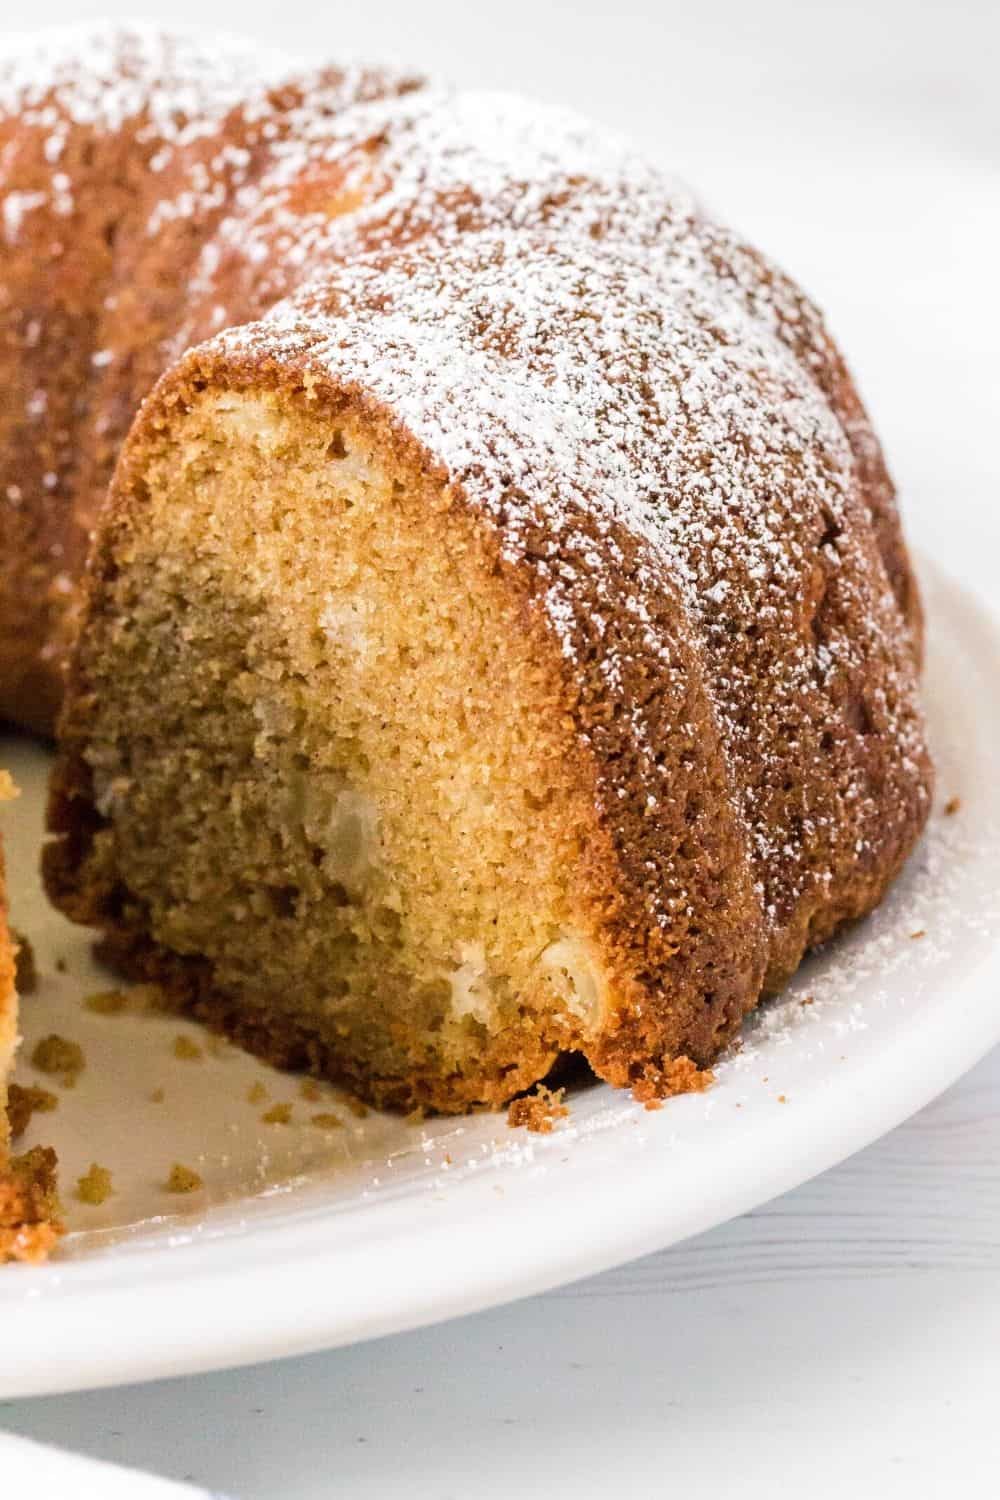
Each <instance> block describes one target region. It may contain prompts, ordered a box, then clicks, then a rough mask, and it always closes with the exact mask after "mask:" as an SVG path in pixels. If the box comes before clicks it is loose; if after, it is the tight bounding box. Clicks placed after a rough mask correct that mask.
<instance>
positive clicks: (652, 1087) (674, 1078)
mask: <svg viewBox="0 0 1000 1500" xmlns="http://www.w3.org/2000/svg"><path fill="white" fill-rule="evenodd" d="M714 1082H715V1074H714V1073H713V1072H712V1070H711V1068H699V1067H698V1064H697V1063H695V1062H693V1061H692V1060H691V1058H690V1057H686V1056H683V1055H682V1056H681V1057H672V1058H671V1059H670V1061H669V1062H668V1063H667V1065H666V1067H665V1068H663V1069H662V1070H660V1069H657V1070H656V1071H655V1073H652V1074H650V1075H648V1076H647V1077H645V1078H640V1079H638V1081H637V1082H636V1083H634V1084H633V1085H632V1098H633V1099H634V1100H635V1101H636V1103H637V1104H648V1103H649V1101H650V1100H651V1099H656V1100H663V1099H669V1098H672V1097H673V1096H674V1095H675V1094H703V1093H704V1092H705V1090H706V1089H710V1088H711V1087H712V1085H713V1083H714ZM763 1082H764V1083H766V1082H767V1079H766V1078H765V1079H764V1080H763Z"/></svg>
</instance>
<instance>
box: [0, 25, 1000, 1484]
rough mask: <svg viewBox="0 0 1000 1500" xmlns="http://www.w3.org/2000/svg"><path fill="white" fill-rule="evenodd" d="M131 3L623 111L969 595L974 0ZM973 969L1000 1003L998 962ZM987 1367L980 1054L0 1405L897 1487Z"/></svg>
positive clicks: (90, 1440)
mask: <svg viewBox="0 0 1000 1500" xmlns="http://www.w3.org/2000/svg"><path fill="white" fill-rule="evenodd" d="M19 9H20V8H19ZM107 13H118V14H121V15H123V16H128V15H130V14H133V13H134V8H133V7H131V6H120V5H115V4H114V3H113V0H112V3H110V4H104V5H98V6H96V7H93V6H90V5H87V4H80V3H76V4H70V3H64V0H49V3H46V4H44V5H40V6H39V7H38V9H37V12H36V14H35V16H34V17H26V15H25V12H24V11H23V10H21V11H20V14H19V16H18V17H17V24H18V25H23V24H25V23H26V20H30V19H35V20H37V21H38V22H39V23H41V22H44V21H61V20H69V19H72V20H80V19H83V18H85V17H86V16H88V15H91V14H92V15H95V16H96V15H101V14H107ZM140 13H141V14H144V15H146V16H152V17H154V18H156V17H161V18H163V19H165V20H171V19H172V20H174V21H196V22H199V23H201V24H209V25H214V26H218V27H225V28H228V29H231V30H236V31H241V32H251V33H253V34H254V35H259V36H261V37H262V38H266V39H267V40H270V41H274V42H278V43H280V44H281V45H283V46H286V47H288V48H290V49H292V50H298V51H304V52H305V53H307V54H308V55H309V56H310V57H312V58H313V59H314V60H317V59H319V58H320V57H323V56H327V55H329V56H332V57H336V56H338V55H340V54H342V53H344V52H345V51H351V52H357V51H360V52H362V53H364V54H367V55H368V56H370V57H373V58H375V59H378V58H380V57H385V56H388V55H392V56H396V57H400V58H403V59H405V60H408V61H413V62H415V63H417V64H420V65H423V66H424V67H426V68H428V69H429V70H431V71H434V72H437V73H441V74H444V75H445V76H450V77H452V78H454V79H457V80H460V81H463V82H467V83H469V84H476V85H487V86H490V87H502V88H510V89H516V90H520V91H522V92H528V93H533V94H535V95H538V96H540V97H544V98H547V99H550V100H554V101H559V102H562V103H564V104H568V105H571V106H573V107H575V108H578V109H580V110H583V111H585V112H586V113H588V114H590V115H592V116H595V117H597V118H599V119H603V120H606V121H607V122H609V123H611V124H613V125H614V126H616V127H618V128H624V129H626V130H628V131H630V132H631V133H632V134H633V135H634V136H635V137H637V138H638V139H639V140H640V141H641V142H642V143H643V145H644V146H645V148H646V149H647V151H648V152H649V153H651V154H653V155H655V156H656V157H657V158H658V159H660V160H661V161H663V162H664V163H665V164H667V165H669V166H670V167H672V168H673V169H675V170H677V171H678V172H680V173H681V174H682V175H684V176H686V177H688V178H689V179H690V180H691V181H692V182H694V183H695V184H696V185H697V186H698V188H699V189H700V190H701V192H702V195H703V197H705V198H706V199H707V200H708V201H709V202H710V203H711V204H713V205H714V206H715V207H716V208H717V209H718V211H719V212H720V214H721V215H722V216H723V217H725V218H728V219H729V220H731V221H733V222H735V223H736V224H737V225H738V226H739V227H740V228H741V229H743V230H744V231H745V232H746V234H747V235H748V236H749V237H750V238H751V239H753V240H756V241H757V242H758V243H760V244H761V245H762V246H763V247H764V248H765V249H767V250H768V251H769V252H771V253H772V254H773V255H774V256H775V257H776V258H777V259H779V260H780V261H781V262H782V263H783V264H784V265H785V266H786V267H787V268H788V269H790V270H791V271H792V272H793V273H795V274H796V275H797V276H798V277H799V279H800V280H801V281H803V282H804V284H805V285H806V287H807V288H808V289H809V290H810V291H811V292H812V294H813V295H814V296H815V297H816V298H817V300H818V301H819V302H820V303H821V304H822V305H823V307H824V308H825V309H826V310H827V312H828V315H829V318H830V321H831V323H832V325H833V328H834V330H835V332H836V333H837V334H838V335H839V337H840V340H841V342H842V344H843V345H844V346H845V347H846V349H847V352H848V356H849V359H850V362H851V363H852V365H853V367H854V369H855V371H856V373H857V375H858V377H859V381H860V384H861V387H862V391H863V393H864V395H865V397H866V399H867V400H868V403H869V406H870V407H871V409H872V411H873V414H874V416H875V420H876V425H877V427H878V429H879V431H880V433H881V435H882V437H883V439H884V442H885V445H886V447H887V450H888V453H889V457H890V462H891V466H892V468H893V470H894V472H895V475H896V478H897V481H898V483H899V486H900V489H901V491H902V494H903V500H904V506H905V510H906V514H907V517H908V520H909V530H910V533H911V535H912V537H913V538H914V539H915V540H916V541H917V542H918V543H919V544H920V545H921V546H923V547H924V548H926V549H927V550H928V551H930V552H931V553H932V554H934V555H935V556H936V557H937V558H938V560H939V561H941V562H942V563H943V564H944V565H945V566H946V567H950V568H951V569H952V571H954V572H956V573H958V574H959V575H961V576H963V577H965V578H967V579H969V581H970V582H975V583H976V584H977V585H978V586H979V587H980V588H982V589H984V590H986V591H989V592H992V595H993V597H994V599H996V600H997V601H998V602H1000V586H998V584H997V581H996V574H997V563H998V556H1000V459H998V454H997V448H998V442H1000V104H998V96H1000V90H998V82H997V59H998V56H1000V19H998V18H1000V8H998V7H997V6H996V5H993V4H990V3H988V0H981V3H978V4H977V3H975V0H962V3H958V4H944V3H940V4H931V5H927V4H924V5H922V4H920V3H919V0H911V3H909V4H906V3H899V0H897V3H889V0H875V3H861V0H846V3H843V4H837V5H830V6H820V5H812V6H810V5H809V4H807V3H802V4H794V3H792V0H719V3H716V4H710V3H708V0H701V3H699V4H691V5H688V6H685V5H682V4H680V3H677V0H671V3H666V4H661V5H657V4H655V3H652V0H650V3H647V4H642V3H641V0H630V3H625V4H622V3H618V4H615V3H613V0H605V3H604V4H601V5H598V4H596V3H593V0H580V3H578V4H575V5H570V4H548V5H546V4H544V3H543V0H536V3H534V4H532V3H529V0H504V3H503V4H499V5H497V4H495V5H491V6H489V7H483V8H482V9H479V8H477V7H476V6H474V5H472V4H466V5H462V4H459V3H454V0H420V3H416V0H386V3H377V0H367V3H365V4H363V5H362V4H360V3H358V0H354V3H341V4H336V3H327V4H323V5H319V6H314V5H309V4H306V3H303V0H268V3H267V4H266V5H265V4H261V3H260V0H246V3H243V4H240V3H235V0H231V3H227V4H216V5H214V6H212V5H209V4H196V3H193V0H172V3H171V4H170V5H169V6H167V5H166V4H163V3H162V0H160V3H159V4H157V0H146V4H145V6H143V7H141V8H140ZM4 24H9V22H8V21H7V8H6V7H4V8H3V11H0V25H4ZM998 692H1000V684H998ZM997 989H998V1004H1000V974H998V980H997ZM956 1024H961V1022H960V1017H957V1018H956ZM566 1232H567V1233H568V1234H571V1233H572V1225H571V1224H568V1225H567V1226H566ZM248 1316H252V1309H248ZM196 1337H197V1330H196V1329H192V1338H196ZM0 1338H2V1331H0ZM998 1391H1000V1057H998V1056H994V1057H993V1058H991V1059H988V1060H987V1061H986V1062H985V1063H983V1064H981V1065H980V1066H979V1068H978V1069H977V1070H976V1071H975V1072H974V1073H973V1074H972V1075H970V1077H969V1078H967V1079H966V1080H965V1081H964V1082H963V1083H962V1084H960V1085H959V1086H958V1087H957V1088H956V1089H954V1090H952V1091H951V1093H950V1094H948V1095H947V1096H945V1098H944V1099H942V1100H940V1101H939V1102H938V1103H937V1104H936V1105H934V1106H932V1107H931V1108H930V1109H928V1110H926V1111H925V1112H924V1113H923V1114H922V1115H921V1116H918V1117H917V1119H915V1120H914V1121H911V1122H910V1124H908V1125H906V1126H904V1127H903V1128H901V1129H900V1130H898V1131H896V1132H895V1133H894V1134H893V1135H891V1136H890V1137H888V1138H887V1139H886V1140H885V1141H883V1142H881V1143H880V1144H879V1145H877V1146H875V1147H872V1148H871V1149H869V1150H868V1151H867V1152H865V1153H863V1154H862V1155H861V1156H860V1157H856V1158H855V1159H854V1160H853V1161H851V1162H849V1163H847V1164H845V1165H844V1166H842V1167H840V1168H839V1169H837V1170H836V1171H834V1172H831V1173H828V1174H827V1175H826V1176H825V1177H823V1178H821V1179H819V1180H818V1181H816V1182H814V1183H812V1184H809V1185H807V1186H806V1187H804V1188H801V1189H799V1190H798V1191H797V1192H795V1193H793V1194H790V1195H789V1196H788V1197H786V1198H784V1199H782V1200H780V1201H779V1202H777V1203H775V1204H772V1205H771V1206H770V1207H768V1208H766V1209H763V1210H761V1211H759V1212H757V1213H755V1214H753V1215H751V1216H749V1217H748V1218H746V1219H744V1220H740V1221H737V1222H736V1223H734V1224H731V1225H729V1226H726V1227H725V1228H723V1229H720V1230H717V1231H714V1232H713V1233H711V1234H708V1235H705V1236H703V1237H702V1238H700V1239H698V1240H695V1241H692V1242H690V1243H688V1244H687V1245H684V1246H680V1247H678V1248H677V1249H675V1250H673V1251H669V1252H667V1253H665V1254H663V1255H660V1256H656V1257H653V1258H651V1259H649V1260H646V1261H643V1262H640V1263H638V1264H636V1265H633V1266H631V1267H627V1268H624V1269H622V1270H620V1271H618V1272H614V1273H611V1274H608V1275H605V1276H603V1277H600V1278H597V1279H595V1280H593V1281H590V1282H586V1283H583V1284H582V1285H580V1286H577V1287H573V1288H569V1289H567V1290H565V1291H563V1292H561V1293H556V1294H552V1295H549V1296H546V1297H542V1298H537V1299H535V1300H533V1301H530V1302H526V1303H522V1304H520V1305H518V1306H515V1307H511V1308H507V1309H503V1310H500V1311H497V1312H493V1313H488V1314H483V1315H480V1316H477V1317H474V1318H469V1319H466V1320H464V1321H462V1322H460V1323H455V1324H450V1325H446V1326H444V1327H442V1328H438V1329H434V1330H428V1331H425V1332H421V1333H415V1334H409V1335H406V1336H403V1337H399V1338H394V1339H391V1340H384V1341H381V1342H379V1343H376V1344H369V1345H366V1346H362V1347H359V1348H356V1349H353V1350H343V1351H340V1352H337V1353H333V1354H329V1355H323V1356H317V1357H314V1358H311V1359H307V1360H298V1361H294V1362H289V1363H285V1364H280V1365H275V1366H271V1367H267V1368H261V1369H256V1370H252V1371H242V1372H236V1373H233V1374H228V1375H219V1376H209V1377H202V1378H198V1379H191V1380H185V1381H177V1382H171V1383H167V1384H163V1385H159V1386H149V1387H141V1388H134V1389H131V1390H128V1391H119V1392H110V1393H108V1392H105V1393H98V1394H94V1395H90V1396H75V1397H66V1398H53V1399H49V1400H44V1401H35V1402H23V1403H15V1404H13V1405H8V1406H6V1407H0V1424H2V1425H5V1426H8V1427H10V1428H11V1429H13V1430H15V1431H20V1432H24V1433H28V1434H32V1435H35V1436H38V1437H41V1438H44V1439H46V1440H49V1441H53V1442H61V1443H63V1444H65V1445H67V1446H70V1447H76V1448H79V1449H80V1450H82V1451H87V1452H91V1453H94V1454H99V1455H101V1456H104V1457H108V1458H115V1459H119V1460H122V1461H127V1462H132V1463H135V1464H136V1465H139V1466H141V1467H146V1468H149V1469H152V1470H154V1471H156V1472H160V1473H163V1474H170V1475H173V1476H176V1477H185V1476H190V1477H193V1478H196V1479H198V1480H200V1481H201V1482H202V1483H205V1484H209V1485H212V1486H214V1487H215V1488H217V1489H221V1490H225V1491H227V1492H229V1493H230V1494H232V1495H234V1496H238V1497H239V1500H251V1497H253V1500H256V1497H261V1500H263V1497H265V1496H268V1497H279V1500H306V1497H310V1500H311V1497H319V1496H323V1497H326V1496H334V1495H336V1496H350V1497H352V1500H353V1497H368V1496H371V1497H376V1496H378V1497H391V1496H395V1495H397V1494H398V1495H403V1494H405V1495H406V1496H407V1497H409V1500H423V1497H427V1500H430V1497H435V1500H447V1497H452V1496H454V1497H464V1496H484V1497H492V1496H501V1495H505V1496H509V1495H510V1494H511V1493H512V1492H513V1491H515V1490H516V1491H518V1492H520V1493H522V1494H528V1495H535V1494H537V1495H539V1496H541V1495H545V1496H546V1497H550V1500H556V1497H561V1496H563V1495H567V1496H569V1495H572V1496H574V1497H579V1500H586V1497H589V1496H591V1495H594V1496H596V1495H602V1496H612V1495H613V1496H618V1495H621V1496H631V1495H639V1494H643V1495H645V1494H651V1495H659V1494H661V1493H667V1492H668V1491H670V1492H674V1493H676V1494H678V1495H684V1496H689V1497H701V1496H705V1497H716V1496H728V1495H730V1494H734V1493H737V1492H739V1494H740V1495H741V1496H744V1497H747V1500H754V1497H757V1496H761V1497H763V1496H765V1495H766V1496H767V1497H768V1500H774V1497H780V1496H785V1495H799V1494H803V1495H809V1496H810V1497H812V1500H826V1497H828V1496H829V1497H833V1496H836V1497H838V1500H841V1497H844V1496H847V1497H853V1496H859V1497H867V1496H869V1495H870V1496H888V1497H895V1496H899V1497H902V1496H904V1495H905V1496H907V1497H908V1500H912V1497H915V1496H916V1497H922V1496H938V1495H940V1496H949V1497H950V1496H956V1495H959V1494H962V1495H969V1496H976V1497H978V1496H980V1495H982V1496H994V1495H996V1494H997V1492H998V1487H1000V1481H998V1479H997V1474H998V1472H1000V1469H998V1467H997V1464H998V1460H1000V1421H998V1416H997V1393H998ZM0 1489H2V1484H0Z"/></svg>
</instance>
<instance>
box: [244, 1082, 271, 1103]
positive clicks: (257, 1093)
mask: <svg viewBox="0 0 1000 1500" xmlns="http://www.w3.org/2000/svg"><path fill="white" fill-rule="evenodd" d="M266 1098H267V1089H266V1088H265V1087H264V1085H263V1084H262V1083H261V1081H260V1079H259V1078H258V1080H257V1082H256V1083H252V1084H251V1085H250V1087H249V1088H248V1089H247V1103H248V1104H263V1103H264V1100H265V1099H266Z"/></svg>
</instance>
